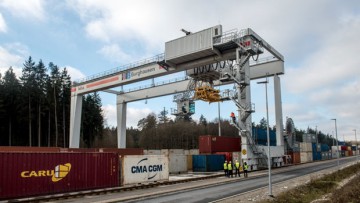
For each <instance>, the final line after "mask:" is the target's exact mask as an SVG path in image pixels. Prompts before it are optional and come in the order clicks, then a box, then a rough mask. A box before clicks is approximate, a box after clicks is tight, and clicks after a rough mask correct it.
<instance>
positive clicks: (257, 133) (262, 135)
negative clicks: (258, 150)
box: [252, 128, 276, 146]
mask: <svg viewBox="0 0 360 203" xmlns="http://www.w3.org/2000/svg"><path fill="white" fill-rule="evenodd" d="M252 131H253V132H252V133H253V134H252V135H253V139H254V141H255V143H257V144H258V145H263V146H267V130H266V129H261V128H253V129H252ZM269 136H270V146H276V131H274V130H270V131H269Z"/></svg>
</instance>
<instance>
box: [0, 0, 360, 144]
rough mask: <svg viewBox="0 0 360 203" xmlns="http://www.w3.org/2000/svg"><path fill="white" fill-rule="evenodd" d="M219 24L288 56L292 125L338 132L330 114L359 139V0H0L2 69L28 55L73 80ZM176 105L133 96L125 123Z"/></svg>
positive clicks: (107, 98)
mask: <svg viewBox="0 0 360 203" xmlns="http://www.w3.org/2000/svg"><path fill="white" fill-rule="evenodd" d="M218 24H221V25H222V26H223V31H227V30H231V29H234V28H237V29H244V28H252V29H253V30H254V31H255V32H256V33H257V34H259V35H260V36H261V37H262V38H263V39H265V40H266V41H267V42H268V43H269V44H271V45H272V46H273V47H274V48H275V49H276V50H278V51H279V52H280V53H281V54H282V55H283V56H284V59H285V74H284V75H281V76H280V78H281V88H282V89H281V90H282V93H281V94H282V107H283V120H284V122H285V121H286V118H287V117H289V118H292V119H293V121H294V123H295V127H296V128H298V129H304V130H306V129H307V128H308V127H310V128H313V129H315V128H317V129H318V130H320V131H322V132H323V133H329V134H333V135H335V122H334V121H333V120H331V119H333V118H336V121H337V129H338V131H337V134H338V138H339V140H344V139H345V140H346V141H349V140H354V139H355V136H354V135H355V131H353V130H354V129H356V130H357V134H358V135H359V136H358V137H359V138H358V140H360V76H359V75H360V58H359V54H360V40H359V36H360V2H359V1H357V0H347V1H341V0H317V1H313V0H301V1H300V0H294V1H287V0H269V1H259V0H252V1H243V0H221V1H220V0H206V1H205V0H181V1H180V0H173V1H166V0H152V1H150V0H132V1H130V0H122V1H115V0H91V1H90V0H76V1H75V0H65V1H57V0H46V1H45V0H0V72H1V73H2V74H3V73H4V72H5V71H6V70H7V69H8V68H9V67H10V66H12V67H13V68H14V70H15V72H16V74H17V75H18V76H20V74H21V69H22V67H23V63H24V61H25V60H26V59H27V58H28V57H29V56H31V57H32V58H33V59H34V60H35V61H36V62H38V61H39V60H42V61H43V62H44V63H45V64H48V63H50V62H53V63H54V64H56V65H58V66H60V67H66V68H67V69H68V70H69V72H70V75H71V77H72V79H73V80H78V79H81V78H84V77H86V76H90V75H94V74H97V73H100V72H103V71H106V70H110V69H113V68H116V67H119V66H121V65H124V64H128V63H131V62H136V61H139V60H141V59H145V58H149V57H152V56H154V55H157V54H160V53H163V52H164V50H165V42H167V41H170V40H173V39H176V38H179V37H181V36H183V35H184V33H182V32H180V29H182V28H184V29H186V30H189V31H192V32H196V31H200V30H203V29H206V28H209V27H212V26H215V25H218ZM181 74H182V75H184V74H183V73H179V74H177V75H176V77H177V76H182V75H181ZM169 77H175V76H169ZM161 79H163V80H166V78H161ZM157 80H160V79H157ZM256 82H257V81H252V83H251V91H252V92H251V99H252V102H253V103H255V108H256V112H255V113H253V115H252V119H253V122H255V123H259V121H260V119H261V118H263V117H266V104H265V88H264V86H263V85H258V84H256ZM148 83H149V82H148V81H145V82H143V83H142V84H137V85H146V84H148ZM124 88H126V87H124ZM129 88H130V87H129ZM225 88H226V87H221V89H225ZM227 88H229V87H227ZM230 88H231V87H230ZM273 92H274V91H273V81H272V80H270V83H269V86H268V94H269V95H268V98H269V124H270V126H273V125H275V113H274V110H275V109H274V102H273V100H274V94H273ZM100 95H101V98H102V104H103V111H104V115H105V119H106V124H107V125H109V126H114V125H116V96H115V95H113V94H109V93H101V94H100ZM175 107H176V104H175V103H174V102H172V96H166V97H161V98H156V99H149V100H146V101H145V100H143V101H138V102H133V103H129V104H128V105H127V126H128V127H130V126H133V127H136V126H137V122H138V121H139V120H140V119H141V118H144V117H146V116H147V115H148V114H149V113H151V112H153V113H155V114H159V113H160V111H162V110H163V109H164V108H165V109H166V110H168V111H169V112H170V111H171V108H175ZM231 111H236V107H235V105H234V104H233V103H231V102H223V103H221V104H220V114H221V117H222V118H223V119H229V115H230V112H231ZM201 115H204V116H205V118H206V119H207V120H209V121H213V120H214V119H216V118H217V117H218V104H217V103H212V104H208V103H206V102H202V101H197V102H196V114H194V115H193V118H194V120H198V119H199V117H200V116H201Z"/></svg>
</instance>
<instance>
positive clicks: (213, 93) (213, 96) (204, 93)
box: [194, 85, 221, 103]
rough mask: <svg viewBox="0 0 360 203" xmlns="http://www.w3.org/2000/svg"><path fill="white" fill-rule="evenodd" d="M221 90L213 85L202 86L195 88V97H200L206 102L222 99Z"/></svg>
mask: <svg viewBox="0 0 360 203" xmlns="http://www.w3.org/2000/svg"><path fill="white" fill-rule="evenodd" d="M219 92H220V91H219V90H217V89H214V88H212V87H211V86H207V85H206V86H202V87H196V88H195V94H194V99H200V100H203V101H206V102H210V103H211V102H218V101H220V100H221V97H220V94H219Z"/></svg>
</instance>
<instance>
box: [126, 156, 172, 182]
mask: <svg viewBox="0 0 360 203" xmlns="http://www.w3.org/2000/svg"><path fill="white" fill-rule="evenodd" d="M121 162H122V164H121V183H122V185H127V184H136V183H145V182H152V181H160V180H169V157H168V156H166V155H128V156H124V157H123V158H122V160H121Z"/></svg>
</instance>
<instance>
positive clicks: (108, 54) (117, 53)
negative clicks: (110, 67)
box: [98, 44, 131, 63]
mask: <svg viewBox="0 0 360 203" xmlns="http://www.w3.org/2000/svg"><path fill="white" fill-rule="evenodd" d="M98 53H100V54H102V55H103V56H104V57H105V58H107V59H108V60H109V61H114V62H119V63H121V62H124V61H128V60H129V59H130V58H131V57H130V56H129V55H128V54H126V53H125V52H123V50H121V48H120V47H119V46H118V45H117V44H111V45H105V46H104V47H103V48H101V49H100V50H99V51H98Z"/></svg>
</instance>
